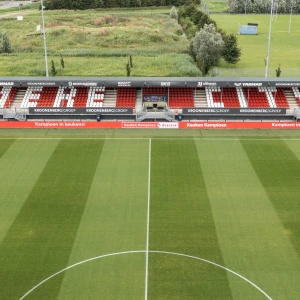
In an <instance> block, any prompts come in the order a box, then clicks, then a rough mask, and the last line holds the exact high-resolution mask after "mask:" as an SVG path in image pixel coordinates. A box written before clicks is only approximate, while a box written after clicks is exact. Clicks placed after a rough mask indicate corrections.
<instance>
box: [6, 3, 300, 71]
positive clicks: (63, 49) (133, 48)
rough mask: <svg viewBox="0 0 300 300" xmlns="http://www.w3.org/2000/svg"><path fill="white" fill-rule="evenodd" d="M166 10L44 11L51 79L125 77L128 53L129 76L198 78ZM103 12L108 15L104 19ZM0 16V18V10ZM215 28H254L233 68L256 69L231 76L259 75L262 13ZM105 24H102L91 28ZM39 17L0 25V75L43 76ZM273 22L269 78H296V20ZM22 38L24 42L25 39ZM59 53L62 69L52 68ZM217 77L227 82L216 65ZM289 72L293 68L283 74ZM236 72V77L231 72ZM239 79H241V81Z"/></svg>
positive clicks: (224, 20) (224, 17)
mask: <svg viewBox="0 0 300 300" xmlns="http://www.w3.org/2000/svg"><path fill="white" fill-rule="evenodd" d="M169 11H170V9H169V8H160V9H143V10H141V9H140V10H130V11H129V10H126V9H125V10H110V11H107V10H105V11H88V12H87V11H64V14H63V15H62V13H61V12H58V11H47V12H46V13H45V19H46V26H47V28H48V32H47V50H48V58H49V64H50V62H51V60H53V61H54V63H55V67H56V70H57V71H58V74H57V75H59V76H74V75H78V76H126V64H127V62H128V57H129V55H132V57H133V65H134V67H133V68H132V73H131V76H135V77H137V76H170V77H174V76H175V77H176V76H179V77H180V76H196V77H199V76H201V72H200V71H199V69H198V68H197V67H196V65H195V63H194V61H193V59H192V58H191V57H190V56H189V55H188V54H187V52H188V45H189V41H188V40H187V38H186V36H185V35H182V34H181V29H180V26H179V25H178V24H175V23H174V22H172V21H170V19H169ZM108 14H109V16H108ZM0 17H1V12H0ZM211 17H212V18H213V19H214V20H215V21H216V22H217V24H218V26H219V27H220V28H222V29H224V30H226V31H227V32H228V33H234V34H237V32H238V26H239V25H246V24H247V23H249V22H250V23H258V24H259V26H258V32H259V34H258V35H255V36H245V35H241V36H240V35H238V40H239V46H240V47H241V48H242V56H241V60H240V62H239V63H238V64H236V65H234V68H237V69H243V70H244V68H249V69H253V68H255V69H259V71H257V70H256V71H253V70H248V72H244V71H243V72H241V71H240V72H239V73H236V75H237V74H240V75H238V76H237V77H242V76H246V75H247V76H250V75H251V76H263V75H264V68H265V62H264V59H265V58H266V53H267V46H268V30H269V20H270V18H269V15H252V14H249V15H230V14H211ZM103 18H107V19H108V21H107V24H105V23H104V24H102V25H101V26H95V25H94V22H96V23H97V20H98V21H99V22H100V21H101V20H102V19H103ZM40 22H41V15H40V12H36V11H34V12H28V13H27V14H25V15H24V20H23V21H18V22H17V21H16V16H9V17H6V18H3V19H1V24H0V31H3V32H7V34H8V35H9V37H10V40H11V44H12V48H13V51H14V52H13V53H12V54H9V55H7V54H2V55H1V56H0V64H1V70H0V75H1V76H18V75H19V76H21V75H22V76H44V75H45V65H44V57H43V53H44V51H43V39H42V36H41V35H35V34H36V25H38V24H40ZM288 24H289V15H278V17H277V20H276V18H275V19H274V22H273V30H272V36H271V52H270V65H269V66H270V74H269V75H270V76H272V77H275V71H274V70H275V68H277V67H278V66H279V64H280V65H281V69H282V74H281V76H285V77H287V76H289V75H288V74H293V76H297V75H299V72H298V71H297V69H298V68H300V60H299V57H300V47H299V36H300V31H299V28H300V16H299V15H293V18H292V26H291V33H290V34H288V33H287V31H288ZM27 35H29V36H27ZM60 54H62V55H63V57H64V62H65V68H64V69H63V70H62V68H61V66H60ZM218 68H222V69H223V72H220V73H219V74H220V75H219V76H234V74H232V70H230V72H228V65H227V64H226V63H225V62H224V61H223V62H222V64H221V66H220V67H218ZM287 69H293V70H287ZM237 72H238V71H237ZM245 74H246V75H245Z"/></svg>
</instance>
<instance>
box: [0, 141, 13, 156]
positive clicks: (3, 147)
mask: <svg viewBox="0 0 300 300" xmlns="http://www.w3.org/2000/svg"><path fill="white" fill-rule="evenodd" d="M14 141H15V140H14V139H8V140H1V141H0V159H1V157H2V155H3V154H4V153H5V152H6V151H7V150H8V149H9V147H10V146H11V145H12V144H13V142H14Z"/></svg>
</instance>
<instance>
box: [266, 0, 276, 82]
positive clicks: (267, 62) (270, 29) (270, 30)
mask: <svg viewBox="0 0 300 300" xmlns="http://www.w3.org/2000/svg"><path fill="white" fill-rule="evenodd" d="M273 5H274V0H272V3H271V14H270V26H269V37H268V51H267V59H266V73H265V77H268V71H269V58H270V48H271V32H272V18H273Z"/></svg>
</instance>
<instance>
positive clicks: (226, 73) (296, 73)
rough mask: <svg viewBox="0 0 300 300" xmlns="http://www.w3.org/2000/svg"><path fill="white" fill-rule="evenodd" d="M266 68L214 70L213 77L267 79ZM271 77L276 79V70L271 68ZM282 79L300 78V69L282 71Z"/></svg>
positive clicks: (211, 74)
mask: <svg viewBox="0 0 300 300" xmlns="http://www.w3.org/2000/svg"><path fill="white" fill-rule="evenodd" d="M265 72H266V70H265V69H264V68H213V69H212V71H211V73H210V76H211V77H265ZM268 75H269V77H276V68H269V72H268ZM280 77H300V69H299V68H294V69H293V68H291V69H281V75H280Z"/></svg>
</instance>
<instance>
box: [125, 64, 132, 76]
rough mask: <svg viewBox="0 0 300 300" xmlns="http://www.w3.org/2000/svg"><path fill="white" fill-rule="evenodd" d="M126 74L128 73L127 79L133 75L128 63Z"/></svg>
mask: <svg viewBox="0 0 300 300" xmlns="http://www.w3.org/2000/svg"><path fill="white" fill-rule="evenodd" d="M126 72H127V77H130V74H131V67H130V62H128V63H127V65H126Z"/></svg>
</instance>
